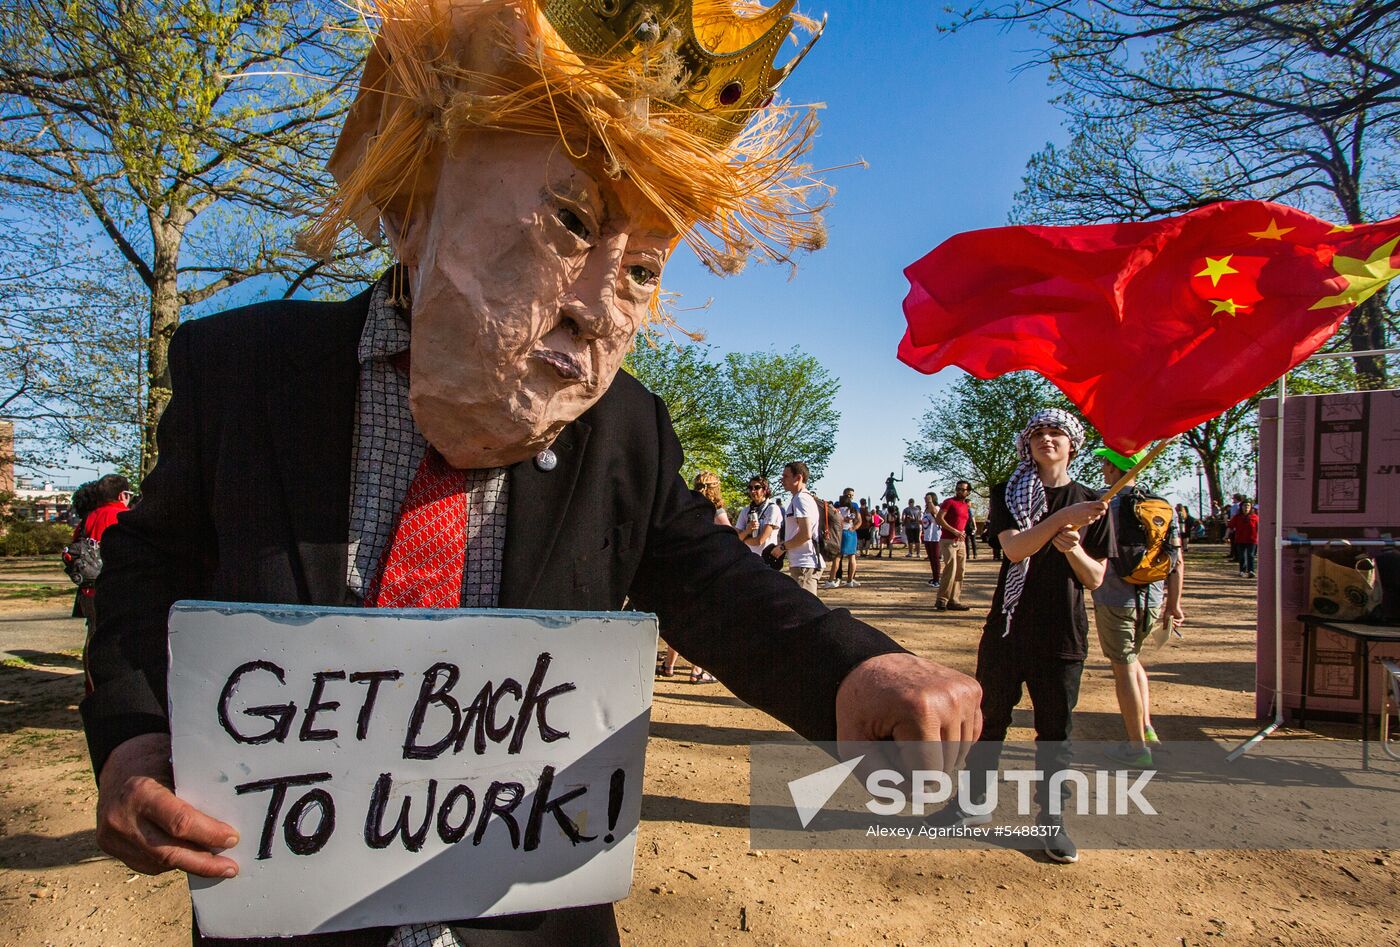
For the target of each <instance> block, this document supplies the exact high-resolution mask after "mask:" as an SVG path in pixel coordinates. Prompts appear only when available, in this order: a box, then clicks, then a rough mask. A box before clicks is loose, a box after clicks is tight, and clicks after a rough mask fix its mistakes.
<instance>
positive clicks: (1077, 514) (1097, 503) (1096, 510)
mask: <svg viewBox="0 0 1400 947" xmlns="http://www.w3.org/2000/svg"><path fill="white" fill-rule="evenodd" d="M1107 512H1108V504H1107V503H1105V502H1104V501H1102V500H1085V501H1083V502H1082V503H1074V504H1071V505H1070V506H1067V507H1065V508H1064V509H1062V510H1060V511H1059V512H1057V513H1056V514H1055V517H1056V519H1057V520H1058V521H1059V525H1060V526H1061V527H1065V526H1068V527H1069V528H1070V529H1075V530H1077V529H1079V528H1080V527H1081V526H1088V525H1089V524H1090V523H1093V522H1096V521H1097V520H1099V519H1102V518H1103V516H1104V514H1105V513H1107Z"/></svg>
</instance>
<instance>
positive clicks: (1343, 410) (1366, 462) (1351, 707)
mask: <svg viewBox="0 0 1400 947" xmlns="http://www.w3.org/2000/svg"><path fill="white" fill-rule="evenodd" d="M1285 405H1286V407H1285V409H1284V426H1283V437H1284V443H1283V452H1282V453H1283V480H1282V482H1283V508H1282V509H1283V516H1282V526H1283V538H1284V541H1285V546H1284V547H1283V551H1282V556H1283V569H1282V573H1281V574H1282V577H1283V579H1282V590H1281V591H1282V612H1281V613H1282V616H1283V634H1282V642H1283V708H1284V712H1285V714H1286V713H1287V712H1288V711H1295V712H1296V710H1297V707H1298V704H1299V700H1300V697H1301V695H1302V693H1303V686H1304V682H1303V679H1302V678H1303V657H1304V656H1303V626H1302V623H1301V622H1299V621H1298V618H1297V616H1298V615H1300V614H1304V613H1307V612H1309V611H1310V610H1311V609H1310V606H1309V602H1308V569H1309V561H1310V556H1311V555H1312V553H1313V551H1314V548H1315V547H1314V548H1309V547H1306V546H1293V547H1290V546H1288V545H1286V543H1287V540H1288V539H1289V538H1292V537H1297V536H1299V535H1302V536H1305V537H1306V538H1307V539H1310V540H1336V541H1338V542H1339V543H1340V542H1341V541H1342V540H1352V541H1356V540H1367V539H1369V540H1377V539H1385V538H1389V537H1394V538H1395V539H1396V540H1397V542H1400V390H1385V391H1366V392H1348V393H1345V394H1331V395H1303V396H1298V397H1291V396H1290V397H1288V398H1286V399H1285ZM1277 418H1278V399H1277V398H1268V399H1265V400H1264V401H1263V402H1261V403H1260V405H1259V422H1260V423H1259V494H1260V495H1259V619H1258V624H1257V629H1256V639H1255V641H1256V650H1255V655H1256V666H1257V677H1256V686H1255V693H1254V707H1255V713H1256V715H1257V716H1259V717H1265V716H1267V715H1268V713H1269V709H1270V706H1271V704H1272V701H1273V693H1274V687H1275V685H1274V675H1275V670H1274V668H1275V664H1274V641H1275V636H1274V609H1273V601H1274V594H1275V588H1274V557H1275V555H1277V553H1276V551H1275V550H1276V549H1277V545H1276V538H1277V537H1278V535H1279V524H1278V523H1276V522H1275V510H1276V508H1277V505H1276V496H1275V483H1276V482H1277V462H1276V458H1277V456H1278V451H1277V446H1276V442H1275V435H1276V432H1277V430H1278V425H1277V423H1276V421H1277ZM1333 548H1334V549H1335V548H1338V547H1333ZM1370 551H1372V552H1375V551H1377V550H1374V549H1372V550H1370ZM1314 637H1315V640H1314V642H1313V644H1312V649H1313V654H1314V659H1313V673H1312V675H1311V678H1312V679H1311V680H1310V681H1309V682H1307V685H1308V712H1309V713H1310V714H1311V713H1312V712H1313V711H1314V710H1318V711H1323V712H1328V711H1331V712H1337V713H1345V714H1358V713H1359V712H1360V704H1361V700H1360V696H1359V695H1360V677H1359V674H1360V666H1361V656H1360V655H1361V653H1360V648H1359V645H1358V643H1357V642H1356V641H1354V640H1352V639H1350V638H1346V637H1343V636H1340V635H1334V634H1329V633H1327V632H1325V631H1324V632H1320V633H1318V634H1317V635H1315V636H1314ZM1371 655H1372V666H1371V668H1370V674H1371V685H1370V693H1371V710H1372V712H1376V711H1378V710H1379V708H1380V704H1381V698H1382V695H1383V693H1384V690H1385V684H1384V681H1383V679H1382V672H1381V668H1380V665H1379V659H1380V658H1382V657H1390V658H1395V657H1400V648H1396V647H1394V646H1383V645H1374V646H1372V649H1371Z"/></svg>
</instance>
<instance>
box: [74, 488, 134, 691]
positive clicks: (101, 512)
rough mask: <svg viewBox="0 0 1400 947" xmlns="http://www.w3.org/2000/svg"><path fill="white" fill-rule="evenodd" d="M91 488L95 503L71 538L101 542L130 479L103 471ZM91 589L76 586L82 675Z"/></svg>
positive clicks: (123, 504) (92, 613)
mask: <svg viewBox="0 0 1400 947" xmlns="http://www.w3.org/2000/svg"><path fill="white" fill-rule="evenodd" d="M93 490H94V492H95V493H96V494H97V497H96V499H97V506H96V508H95V509H93V510H92V512H90V513H88V514H87V515H86V516H84V517H83V521H82V522H81V523H79V524H78V527H77V528H76V529H74V530H73V541H74V542H77V541H78V540H79V539H91V540H93V541H94V542H96V543H97V544H98V545H101V544H102V534H103V533H105V532H106V531H107V527H108V526H111V525H112V524H113V523H115V522H116V521H117V514H119V513H122V512H124V511H125V510H126V508H127V505H128V504H129V503H130V502H131V482H130V481H128V480H127V479H126V478H125V477H123V476H122V475H121V474H107V476H105V477H102V478H101V479H99V480H97V481H96V482H95V483H94V484H93ZM93 592H94V588H93V586H91V585H80V586H78V609H79V610H80V611H81V612H82V613H83V618H84V619H85V620H86V621H87V637H86V638H85V639H84V641H83V674H84V677H86V676H87V653H88V646H89V644H91V642H92V632H93V629H94V628H96V627H97V605H96V604H95V599H94V598H93ZM87 686H88V693H92V682H91V679H90V678H89V679H88V681H87Z"/></svg>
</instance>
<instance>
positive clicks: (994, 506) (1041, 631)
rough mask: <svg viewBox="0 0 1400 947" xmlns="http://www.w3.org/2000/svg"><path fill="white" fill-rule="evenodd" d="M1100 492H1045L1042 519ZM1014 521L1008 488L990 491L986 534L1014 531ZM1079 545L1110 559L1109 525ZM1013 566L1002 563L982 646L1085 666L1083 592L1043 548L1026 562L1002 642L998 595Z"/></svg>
mask: <svg viewBox="0 0 1400 947" xmlns="http://www.w3.org/2000/svg"><path fill="white" fill-rule="evenodd" d="M1098 498H1099V492H1098V491H1096V490H1091V489H1089V488H1088V487H1086V486H1084V484H1082V483H1078V482H1076V481H1071V482H1069V483H1067V484H1065V485H1064V486H1063V487H1047V488H1046V489H1045V504H1046V508H1047V512H1046V515H1047V516H1048V515H1050V514H1051V513H1054V512H1055V511H1056V510H1060V509H1063V508H1064V507H1066V506H1072V505H1074V504H1075V503H1081V502H1083V501H1085V500H1097V499H1098ZM1016 528H1017V526H1016V521H1015V520H1013V519H1012V518H1011V511H1010V510H1009V509H1007V506H1006V484H1004V483H999V484H997V485H996V486H994V487H992V502H991V510H990V513H989V515H988V517H987V530H988V532H989V533H990V534H991V535H992V536H997V535H999V534H1000V533H1001V531H1002V530H1006V529H1016ZM1079 542H1080V545H1081V546H1083V547H1084V551H1085V552H1087V553H1088V554H1089V555H1090V556H1092V557H1094V558H1095V559H1105V558H1107V557H1108V519H1107V518H1106V517H1105V518H1102V519H1099V520H1098V521H1097V522H1095V523H1091V524H1090V525H1089V526H1087V527H1085V528H1084V529H1083V530H1081V531H1080V540H1079ZM1010 568H1011V560H1009V559H1004V560H1003V561H1002V564H1001V575H1000V576H999V577H998V578H997V590H996V594H995V595H993V596H992V611H991V614H989V615H988V616H987V624H986V627H985V628H984V629H983V636H982V641H983V645H984V647H985V646H988V645H991V646H995V645H997V644H998V643H1000V644H1005V645H1007V646H1010V647H1015V648H1017V649H1019V650H1022V651H1023V652H1025V653H1029V654H1031V655H1032V656H1035V657H1039V658H1045V659H1052V658H1053V659H1059V660H1063V661H1083V660H1084V659H1085V658H1086V657H1088V654H1089V640H1088V633H1089V619H1088V616H1087V615H1086V614H1085V612H1084V586H1082V585H1080V584H1079V580H1078V579H1076V578H1075V577H1074V570H1073V569H1071V568H1070V565H1069V559H1067V558H1066V557H1065V554H1064V553H1062V552H1060V551H1059V550H1058V549H1056V548H1055V547H1054V545H1053V544H1052V543H1048V542H1047V543H1046V544H1045V545H1044V546H1043V547H1042V548H1041V549H1040V551H1039V552H1037V553H1036V554H1035V555H1033V556H1031V558H1030V571H1029V572H1028V573H1027V574H1026V584H1025V588H1024V589H1022V591H1021V600H1020V601H1019V602H1017V604H1016V614H1015V615H1014V616H1012V619H1011V634H1009V635H1006V636H1003V634H1002V632H1004V631H1005V630H1006V617H1005V616H1004V615H1003V614H1002V608H1001V601H1002V595H1003V594H1004V593H1005V591H1006V573H1007V571H1008V570H1009V569H1010Z"/></svg>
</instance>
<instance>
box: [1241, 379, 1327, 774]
mask: <svg viewBox="0 0 1400 947" xmlns="http://www.w3.org/2000/svg"><path fill="white" fill-rule="evenodd" d="M1287 398H1288V373H1287V372H1284V373H1283V375H1282V376H1281V377H1280V378H1279V380H1278V417H1277V418H1276V419H1275V420H1274V561H1273V567H1274V719H1273V720H1272V721H1270V722H1269V723H1268V724H1267V725H1266V726H1265V727H1264V729H1262V730H1260V731H1259V732H1258V733H1256V734H1254V736H1252V737H1250V738H1249V739H1248V740H1245V741H1244V742H1243V743H1241V744H1240V745H1239V746H1237V747H1235V748H1234V749H1233V750H1231V751H1230V753H1229V755H1227V756H1226V757H1225V759H1226V761H1227V762H1231V763H1233V762H1234V761H1235V760H1237V759H1239V758H1240V757H1241V756H1243V755H1244V754H1245V753H1247V752H1248V751H1249V749H1250V748H1251V747H1253V746H1255V745H1256V744H1258V743H1260V742H1262V741H1263V739H1264V738H1265V737H1267V736H1268V735H1269V734H1271V733H1273V732H1274V731H1275V730H1277V729H1278V728H1279V727H1281V726H1283V434H1284V410H1285V401H1286V400H1287ZM1306 660H1307V656H1306V655H1304V663H1305V664H1306ZM1303 686H1304V687H1307V686H1308V682H1307V681H1303Z"/></svg>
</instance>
